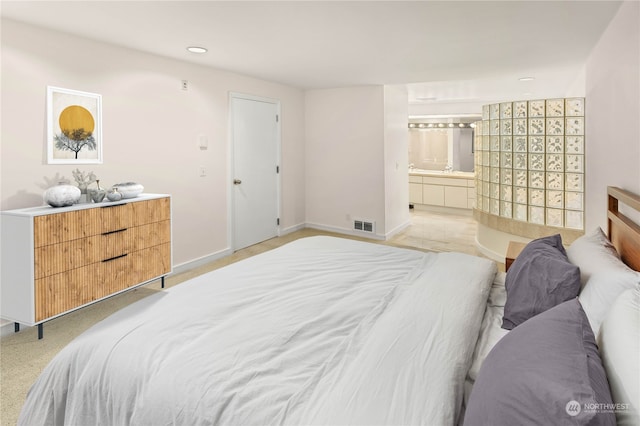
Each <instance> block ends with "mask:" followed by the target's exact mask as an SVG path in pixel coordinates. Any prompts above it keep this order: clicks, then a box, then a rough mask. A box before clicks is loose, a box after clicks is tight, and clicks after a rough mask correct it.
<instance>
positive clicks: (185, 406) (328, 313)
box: [19, 237, 496, 425]
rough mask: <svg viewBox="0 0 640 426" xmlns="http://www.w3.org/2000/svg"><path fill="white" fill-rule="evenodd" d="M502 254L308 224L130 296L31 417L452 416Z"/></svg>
mask: <svg viewBox="0 0 640 426" xmlns="http://www.w3.org/2000/svg"><path fill="white" fill-rule="evenodd" d="M495 273H496V269H495V264H494V263H493V262H491V261H488V260H485V259H481V258H477V257H473V256H468V255H465V254H459V253H441V254H433V253H422V252H418V251H413V250H403V249H396V248H392V247H388V246H383V245H378V244H370V243H362V242H357V241H351V240H345V239H339V238H331V237H311V238H305V239H302V240H298V241H295V242H293V243H290V244H288V245H285V246H283V247H281V248H278V249H275V250H272V251H270V252H267V253H264V254H261V255H258V256H255V257H252V258H249V259H247V260H244V261H242V262H239V263H236V264H233V265H230V266H228V267H226V268H223V269H220V270H216V271H213V272H211V273H208V274H205V275H203V276H200V277H197V278H195V279H193V280H190V281H189V282H186V283H183V284H181V285H178V286H176V287H174V288H172V289H169V290H167V291H164V292H160V293H158V294H157V295H153V296H150V297H148V298H146V299H144V300H142V301H140V302H137V303H135V304H133V305H130V306H129V307H127V308H124V309H123V310H121V311H119V312H117V313H116V314H114V315H113V316H111V317H110V318H108V319H106V320H104V321H102V322H101V323H99V324H97V325H96V326H94V327H93V328H92V329H90V330H88V331H87V332H85V333H84V334H82V335H81V336H79V337H78V338H77V339H75V340H74V341H73V342H72V343H71V344H69V345H68V346H67V347H66V348H65V349H64V350H62V351H61V352H60V353H59V354H58V355H57V356H56V357H55V358H54V359H53V361H52V362H51V363H50V364H49V366H48V367H47V368H46V369H45V370H44V372H43V373H42V375H41V376H40V378H39V379H38V380H37V381H36V383H35V384H34V385H33V387H32V389H31V390H30V392H29V395H28V397H27V401H26V403H25V405H24V407H23V410H22V413H21V415H20V419H19V424H23V425H36V424H37V425H44V424H67V425H99V424H101V425H128V424H133V425H169V424H184V425H196V424H203V425H204V424H220V425H271V424H332V425H333V424H402V425H409V424H411V425H418V424H425V425H445V424H446V425H452V424H455V423H456V421H457V416H458V414H459V410H460V406H461V403H462V397H463V386H464V379H465V375H466V373H467V371H468V369H469V366H470V363H471V358H472V353H473V350H474V347H475V344H476V340H477V335H478V331H479V327H480V323H481V321H482V315H483V313H484V308H485V303H486V300H487V295H488V291H489V288H490V286H491V283H492V280H493V277H494V275H495Z"/></svg>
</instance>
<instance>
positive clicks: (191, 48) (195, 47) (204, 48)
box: [187, 46, 208, 53]
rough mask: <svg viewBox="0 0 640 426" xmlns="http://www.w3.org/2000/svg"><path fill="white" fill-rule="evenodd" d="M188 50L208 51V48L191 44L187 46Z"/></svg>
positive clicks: (193, 51) (194, 51)
mask: <svg viewBox="0 0 640 426" xmlns="http://www.w3.org/2000/svg"><path fill="white" fill-rule="evenodd" d="M187 50H188V51H189V52H191V53H207V52H208V49H207V48H206V47H200V46H189V47H187Z"/></svg>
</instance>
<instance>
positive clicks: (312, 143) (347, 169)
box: [305, 86, 408, 238]
mask: <svg viewBox="0 0 640 426" xmlns="http://www.w3.org/2000/svg"><path fill="white" fill-rule="evenodd" d="M404 123H405V126H406V116H405V121H404ZM305 134H306V138H305V139H306V151H305V155H306V162H305V164H306V217H307V223H308V224H309V225H310V226H313V227H318V228H321V229H330V230H335V231H339V232H347V233H349V232H351V230H352V229H353V220H354V219H363V220H372V221H375V222H376V235H375V236H376V237H378V238H382V237H383V236H384V234H385V202H384V188H385V171H384V142H385V141H384V137H385V133H384V88H383V87H382V86H362V87H348V88H339V89H326V90H309V91H307V92H306V94H305ZM405 155H406V152H405ZM407 186H408V185H407Z"/></svg>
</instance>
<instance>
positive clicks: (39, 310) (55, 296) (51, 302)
mask: <svg viewBox="0 0 640 426" xmlns="http://www.w3.org/2000/svg"><path fill="white" fill-rule="evenodd" d="M97 272H98V271H97V270H96V264H95V263H94V264H91V265H87V266H84V267H81V268H77V269H73V270H70V271H65V272H61V273H59V274H55V275H50V276H47V277H45V278H42V279H37V280H36V281H35V320H36V322H38V321H42V320H44V319H47V318H50V317H53V316H55V315H59V314H61V313H64V312H67V311H69V310H71V309H74V308H76V307H78V306H82V305H85V304H87V303H89V302H92V301H93V300H95V299H96V295H95V287H96V283H97V282H98V273H97Z"/></svg>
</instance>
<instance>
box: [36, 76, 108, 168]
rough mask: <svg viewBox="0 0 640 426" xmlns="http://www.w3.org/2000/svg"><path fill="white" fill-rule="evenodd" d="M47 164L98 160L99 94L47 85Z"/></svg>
mask: <svg viewBox="0 0 640 426" xmlns="http://www.w3.org/2000/svg"><path fill="white" fill-rule="evenodd" d="M47 112H48V114H47V154H48V162H49V164H101V163H102V96H101V95H99V94H97V93H89V92H80V91H78V90H71V89H63V88H60V87H53V86H47Z"/></svg>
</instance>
